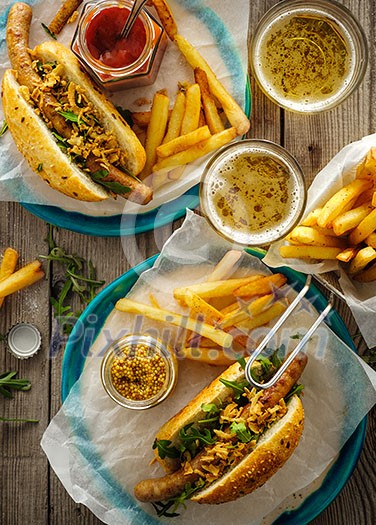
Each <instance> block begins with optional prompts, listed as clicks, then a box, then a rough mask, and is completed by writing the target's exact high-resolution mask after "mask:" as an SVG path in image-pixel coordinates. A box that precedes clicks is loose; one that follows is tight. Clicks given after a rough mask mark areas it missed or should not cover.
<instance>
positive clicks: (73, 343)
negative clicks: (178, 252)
mask: <svg viewBox="0 0 376 525" xmlns="http://www.w3.org/2000/svg"><path fill="white" fill-rule="evenodd" d="M248 251H249V253H250V254H251V255H254V256H256V257H258V258H259V259H262V257H263V256H264V253H262V252H261V251H256V250H251V249H250V250H248ZM156 258H157V255H155V256H153V257H151V258H150V259H147V260H146V261H144V262H142V263H141V264H138V265H137V266H135V267H134V268H133V269H131V270H129V271H128V272H126V273H125V274H123V275H122V276H121V277H119V278H118V279H116V280H115V281H114V282H113V283H111V284H110V285H109V286H107V287H106V288H105V289H104V290H103V291H102V292H101V293H100V294H99V295H98V296H97V297H96V298H95V299H94V300H93V301H92V302H91V303H90V305H89V306H88V307H87V308H86V310H85V311H84V312H83V314H82V315H81V317H80V319H79V321H78V322H77V324H76V325H75V327H74V328H73V331H72V334H71V336H70V337H69V339H68V342H67V345H66V349H65V353H64V359H63V365H62V392H61V396H62V400H63V401H65V399H66V397H67V396H68V394H69V391H70V389H71V388H72V386H73V385H74V384H75V382H76V381H77V380H78V378H79V377H80V375H81V372H82V370H83V368H84V365H85V360H86V356H87V355H88V352H89V350H90V346H91V345H92V344H93V340H94V339H95V338H96V337H97V335H98V334H99V332H100V330H101V328H102V326H103V325H104V323H105V321H106V319H107V317H108V315H109V314H110V313H111V311H112V310H113V309H114V307H115V303H116V301H118V299H120V298H121V297H124V296H125V295H126V294H127V293H128V292H129V290H130V289H131V288H132V286H133V285H134V284H135V282H136V281H137V279H138V277H139V275H140V274H141V273H142V272H144V271H145V270H148V269H149V268H151V267H152V266H153V264H154V261H155V260H156ZM272 271H274V272H281V273H283V274H285V275H286V277H287V279H288V281H289V282H290V283H291V284H292V285H293V286H294V287H296V289H301V288H302V287H303V286H304V283H305V279H306V275H304V274H301V273H298V272H296V271H294V270H292V269H290V268H287V267H282V268H275V269H272ZM307 297H308V299H309V300H310V302H311V303H312V304H313V306H314V307H315V308H316V309H317V310H318V311H322V310H323V309H324V308H325V306H326V305H327V301H326V299H325V297H324V296H323V295H322V293H321V292H320V291H319V290H318V289H317V288H316V287H315V286H314V285H311V287H310V290H309V292H308V294H307ZM93 319H95V320H96V322H95V325H93ZM327 324H328V325H329V326H330V328H331V329H332V330H333V332H335V334H336V335H337V336H338V337H340V338H341V339H342V341H344V342H345V343H346V344H347V345H348V346H350V347H351V348H352V349H353V350H354V351H355V348H354V345H353V342H352V340H351V337H350V334H349V333H348V331H347V328H346V326H345V324H344V322H343V321H342V319H341V317H340V316H339V314H338V313H337V312H335V311H332V313H331V314H330V316H329V318H328V320H327ZM93 330H94V334H93ZM86 331H87V332H88V333H89V334H90V336H89V338H88V339H87V340H85V337H82V336H80V334H85V333H86ZM93 335H94V337H93ZM81 425H82V427H83V428H82V429H81V430H82V433H83V436H85V439H90V438H89V433H88V432H87V429H85V428H84V426H85V425H84V422H83V421H82V423H81ZM366 430H367V418H364V419H363V420H362V422H361V423H360V424H359V426H358V427H357V429H356V430H355V432H354V433H353V434H352V436H351V437H350V439H349V440H348V441H347V442H346V444H345V445H344V447H343V448H342V450H341V452H340V454H339V456H338V459H337V461H336V462H335V464H334V465H333V466H332V467H331V469H330V471H329V472H328V474H327V475H326V477H325V479H324V481H323V483H322V485H321V487H320V488H319V489H318V490H316V491H315V492H313V493H312V494H311V495H310V496H308V497H307V498H306V499H305V500H304V501H303V503H302V504H301V505H300V506H299V507H298V508H297V509H295V510H293V511H286V512H284V513H283V514H282V515H281V516H280V517H279V518H278V519H277V520H276V521H274V524H273V525H305V524H308V523H309V522H310V521H312V520H313V519H315V518H316V517H317V516H318V515H319V514H320V513H321V512H322V511H323V510H324V509H325V508H326V507H327V506H328V505H329V504H330V503H331V502H332V501H333V500H334V499H335V498H336V496H337V495H338V494H339V492H340V491H341V490H342V488H343V487H344V485H345V483H346V482H347V480H348V479H349V477H350V476H351V474H352V472H353V470H354V468H355V466H356V463H357V461H358V458H359V455H360V452H361V450H362V447H363V443H364V440H365V436H366ZM91 448H93V447H91ZM90 457H91V458H94V457H96V458H97V456H96V455H95V454H92V455H91V456H90ZM96 461H98V458H97V459H96ZM93 466H94V465H93ZM102 468H103V467H102ZM108 479H109V480H111V479H112V480H113V478H111V476H110V475H108ZM114 485H115V482H114ZM113 489H114V492H116V490H118V487H115V486H114V487H113ZM115 502H116V499H115ZM150 523H156V521H155V519H154V518H152V517H150Z"/></svg>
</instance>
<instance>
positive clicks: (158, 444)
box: [153, 439, 180, 459]
mask: <svg viewBox="0 0 376 525" xmlns="http://www.w3.org/2000/svg"><path fill="white" fill-rule="evenodd" d="M155 449H157V451H158V456H159V457H160V458H161V459H165V458H178V457H180V451H179V450H178V449H177V448H176V447H174V446H173V445H172V441H170V440H169V439H155V440H154V443H153V450H155Z"/></svg>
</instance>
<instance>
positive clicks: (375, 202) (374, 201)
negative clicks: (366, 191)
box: [372, 191, 376, 208]
mask: <svg viewBox="0 0 376 525" xmlns="http://www.w3.org/2000/svg"><path fill="white" fill-rule="evenodd" d="M372 206H373V207H374V208H376V191H374V192H373V195H372Z"/></svg>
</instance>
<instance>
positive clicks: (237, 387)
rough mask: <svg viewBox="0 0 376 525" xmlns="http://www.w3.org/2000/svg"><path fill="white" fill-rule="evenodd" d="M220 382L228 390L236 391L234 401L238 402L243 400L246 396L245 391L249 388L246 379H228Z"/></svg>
mask: <svg viewBox="0 0 376 525" xmlns="http://www.w3.org/2000/svg"><path fill="white" fill-rule="evenodd" d="M220 382H221V383H222V384H223V385H225V386H227V388H232V389H233V390H234V393H235V395H234V399H235V400H236V401H238V400H239V399H241V397H242V395H243V394H244V390H245V388H246V387H247V386H249V383H248V381H246V380H245V379H243V380H241V381H228V380H227V379H220Z"/></svg>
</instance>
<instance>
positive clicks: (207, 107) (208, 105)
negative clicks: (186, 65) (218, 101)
mask: <svg viewBox="0 0 376 525" xmlns="http://www.w3.org/2000/svg"><path fill="white" fill-rule="evenodd" d="M194 73H195V80H196V82H197V84H198V85H199V86H200V90H201V100H202V106H203V108H204V113H205V119H206V122H207V124H208V126H209V129H210V133H212V134H213V135H214V134H215V133H219V132H220V131H223V130H224V129H225V127H224V125H223V122H222V120H221V117H220V116H219V113H218V110H217V106H216V105H215V102H214V99H213V97H212V96H211V93H210V88H209V83H208V77H207V75H206V73H205V71H204V70H202V69H200V68H199V67H196V69H195V71H194Z"/></svg>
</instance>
